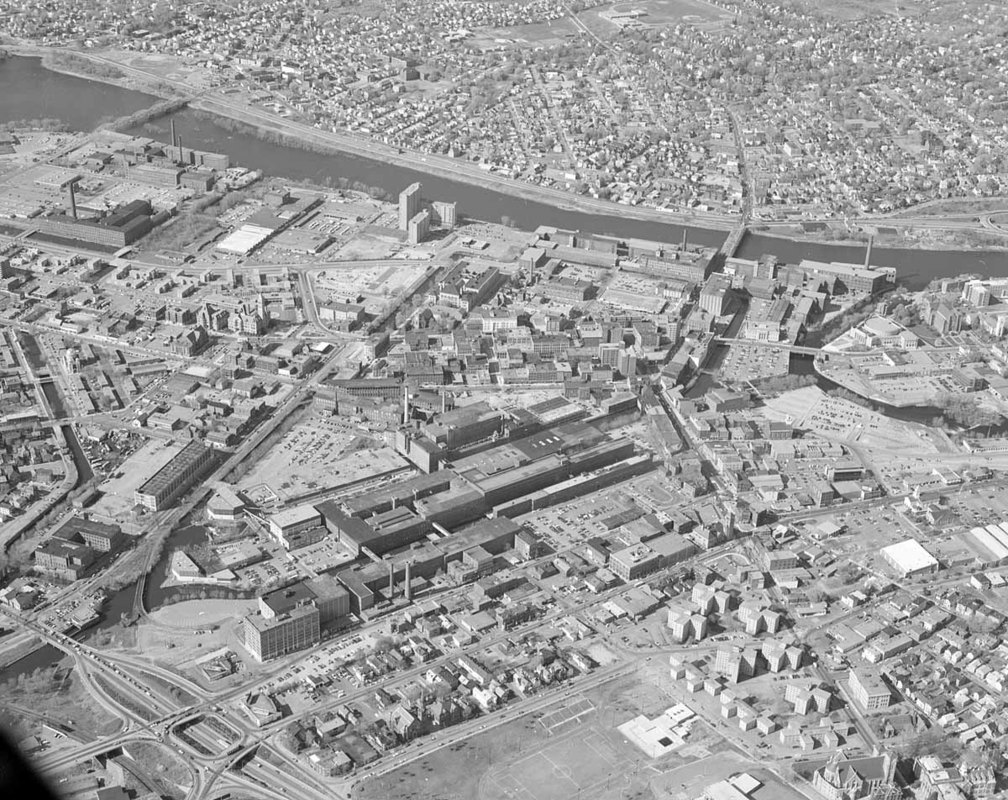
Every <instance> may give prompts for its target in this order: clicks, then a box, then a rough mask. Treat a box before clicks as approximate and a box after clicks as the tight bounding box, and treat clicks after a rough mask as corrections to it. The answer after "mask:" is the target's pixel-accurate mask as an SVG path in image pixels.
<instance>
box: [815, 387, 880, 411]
mask: <svg viewBox="0 0 1008 800" xmlns="http://www.w3.org/2000/svg"><path fill="white" fill-rule="evenodd" d="M826 394H828V395H829V396H830V397H836V398H838V399H840V400H847V401H848V402H851V403H856V404H857V405H859V406H862V407H863V408H868V409H870V408H872V403H871V401H870V400H866V399H865V398H863V397H862V396H861V395H859V394H856V393H854V392H852V391H851V390H850V389H845V388H844V387H843V386H838V387H837V388H836V389H830V390H829V391H828V392H826Z"/></svg>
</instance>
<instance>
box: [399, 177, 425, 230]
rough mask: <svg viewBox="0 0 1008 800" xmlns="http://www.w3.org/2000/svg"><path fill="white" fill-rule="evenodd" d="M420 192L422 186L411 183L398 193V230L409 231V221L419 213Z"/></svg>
mask: <svg viewBox="0 0 1008 800" xmlns="http://www.w3.org/2000/svg"><path fill="white" fill-rule="evenodd" d="M422 190H423V186H421V185H420V184H419V183H411V184H410V185H409V186H407V187H406V188H405V189H403V190H402V191H401V192H399V230H401V231H406V230H409V224H410V220H412V219H413V217H415V216H416V215H417V214H419V213H420V203H421V202H422V200H421V197H420V192H421V191H422Z"/></svg>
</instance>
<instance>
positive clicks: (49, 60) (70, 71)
mask: <svg viewBox="0 0 1008 800" xmlns="http://www.w3.org/2000/svg"><path fill="white" fill-rule="evenodd" d="M3 47H4V49H5V50H6V51H7V52H8V54H9V55H10V56H18V57H21V58H37V59H39V63H40V64H41V65H42V66H43V67H44V68H45V69H47V70H49V71H50V72H55V73H57V74H59V75H69V76H70V77H71V78H80V79H81V80H85V81H92V82H94V83H103V84H107V85H109V86H117V87H119V88H120V89H127V90H129V91H132V92H143V93H145V94H150V95H152V97H151V99H152V100H158V99H161V100H170V99H173V98H174V97H175V96H176V93H175V91H174V90H173V91H172V92H167V91H165V89H166V88H167V87H166V86H164V85H163V82H158V84H152V83H151V81H153V80H154V78H153V76H152V77H151V79H150V80H149V81H141V80H137V79H136V78H134V77H131V76H130V75H129V74H128V73H126V72H125V71H123V70H121V71H122V75H121V77H112V76H111V75H104V76H101V75H95V74H94V73H91V72H87V71H86V70H81V69H74V68H73V67H72V66H70V65H69V64H59V63H57V61H56V57H55V54H56V53H70V54H72V55H74V56H78V57H80V58H82V59H85V60H93V59H90V58H89V57H88V56H89V54H88V53H86V52H78V51H76V50H64V49H62V48H55V47H42V46H40V45H33V44H21V43H19V44H6V45H4V46H3ZM97 63H103V62H97ZM158 90H160V91H158Z"/></svg>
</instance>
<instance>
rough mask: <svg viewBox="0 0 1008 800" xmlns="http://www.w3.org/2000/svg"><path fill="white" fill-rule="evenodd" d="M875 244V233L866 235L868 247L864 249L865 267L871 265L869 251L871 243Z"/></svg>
mask: <svg viewBox="0 0 1008 800" xmlns="http://www.w3.org/2000/svg"><path fill="white" fill-rule="evenodd" d="M873 244H875V234H872V235H871V236H869V237H868V249H867V250H866V251H865V255H864V265H865V267H870V266H871V251H872V245H873Z"/></svg>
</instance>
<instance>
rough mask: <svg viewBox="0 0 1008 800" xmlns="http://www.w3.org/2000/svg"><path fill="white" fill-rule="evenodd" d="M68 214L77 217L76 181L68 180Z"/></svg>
mask: <svg viewBox="0 0 1008 800" xmlns="http://www.w3.org/2000/svg"><path fill="white" fill-rule="evenodd" d="M70 215H71V216H72V217H73V218H74V219H77V181H70Z"/></svg>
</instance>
